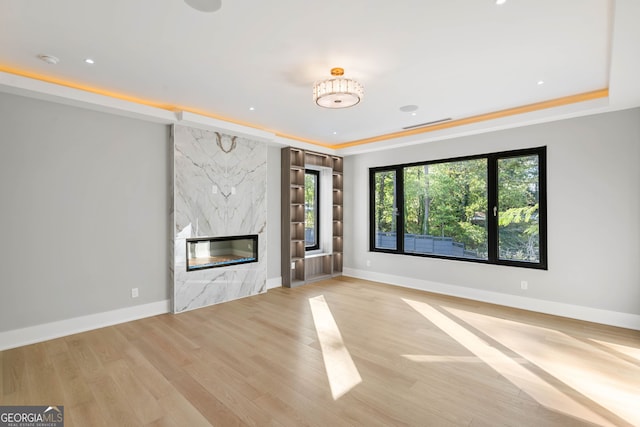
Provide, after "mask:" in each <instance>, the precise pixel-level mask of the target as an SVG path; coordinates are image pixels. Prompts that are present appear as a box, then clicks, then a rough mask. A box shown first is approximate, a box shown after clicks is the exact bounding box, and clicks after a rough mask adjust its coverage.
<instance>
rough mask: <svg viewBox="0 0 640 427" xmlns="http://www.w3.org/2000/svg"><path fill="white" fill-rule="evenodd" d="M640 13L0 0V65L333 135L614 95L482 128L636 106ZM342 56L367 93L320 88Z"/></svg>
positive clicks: (482, 5) (490, 5) (341, 0)
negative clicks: (354, 101) (329, 97)
mask: <svg viewBox="0 0 640 427" xmlns="http://www.w3.org/2000/svg"><path fill="white" fill-rule="evenodd" d="M639 21H640V2H639V1H638V0H617V1H613V0H507V2H506V3H505V4H504V5H501V6H498V5H496V4H495V0H443V1H438V2H436V1H433V0H398V1H393V2H391V1H379V0H348V1H345V0H324V1H322V2H310V1H304V0H275V1H264V0H222V8H221V9H220V10H219V11H217V12H214V13H203V12H198V11H196V10H194V9H192V8H191V7H189V6H188V5H187V4H186V3H185V2H184V1H183V0H55V1H53V0H46V1H37V0H0V71H5V72H6V73H8V74H12V75H13V74H19V75H27V76H36V77H37V78H39V79H43V80H45V81H53V82H57V81H63V82H65V83H67V84H70V85H72V86H76V87H86V88H91V89H92V90H102V91H108V92H110V93H115V94H118V95H122V96H126V97H130V98H135V99H139V100H142V101H144V102H147V103H151V104H154V105H156V106H160V107H163V108H168V109H175V110H185V111H192V112H198V113H201V114H205V115H213V116H215V117H218V118H222V119H229V120H231V121H235V122H240V123H244V124H249V125H251V126H255V127H257V128H259V129H262V130H265V131H269V132H274V133H277V134H281V135H285V136H289V137H291V138H293V139H295V138H299V139H303V140H310V141H317V142H322V143H325V144H330V145H333V144H340V143H345V142H349V141H354V140H359V139H364V138H370V137H374V136H378V135H384V134H388V133H393V132H398V131H400V130H402V128H403V127H406V126H411V125H416V124H420V123H425V122H430V121H433V120H438V119H443V118H452V119H461V118H465V117H470V116H475V115H480V114H486V113H491V112H495V111H499V110H504V109H509V108H513V107H518V106H522V105H527V104H532V103H536V102H541V101H547V100H551V99H556V98H561V97H566V96H570V95H576V94H581V93H585V92H590V91H594V90H599V89H606V88H609V89H610V94H609V97H608V98H607V99H606V100H604V102H603V101H602V100H601V101H600V102H591V103H589V102H587V103H583V104H575V105H572V106H568V107H562V108H559V109H552V110H546V111H543V112H537V113H533V114H529V115H522V116H517V117H511V118H507V119H502V122H499V121H498V122H496V121H489V122H483V123H480V124H476V125H474V126H473V127H472V128H473V129H489V128H491V127H495V126H496V125H498V124H503V125H509V126H513V125H519V124H522V123H525V122H530V121H531V120H549V119H553V118H556V117H559V115H567V114H589V113H592V112H594V111H604V110H606V109H620V108H630V107H633V106H638V105H640V85H639V84H638V83H637V81H636V78H637V76H638V75H640V55H638V48H639V46H640V25H638V22H639ZM38 54H51V55H55V56H56V57H58V58H60V63H59V64H57V65H49V64H46V63H44V62H42V61H40V60H39V59H38V58H37V55H38ZM88 57H90V58H92V59H94V60H95V64H94V65H88V64H85V63H84V59H85V58H88ZM336 66H339V67H343V68H344V69H345V75H346V77H351V78H354V79H357V80H358V81H360V82H361V83H362V84H363V86H364V88H365V97H364V100H363V101H362V102H361V103H360V104H359V105H357V106H355V107H352V108H348V109H344V110H327V109H323V108H320V107H318V106H316V105H315V104H314V103H313V101H312V98H311V92H312V89H311V87H312V84H313V82H314V80H318V79H323V78H326V77H329V70H330V68H332V67H336ZM540 80H542V81H544V84H543V85H538V84H537V83H538V81H540ZM0 84H3V85H4V86H5V87H6V86H10V84H8V83H6V82H4V83H3V82H0ZM0 90H2V87H0ZM405 105H417V106H418V107H419V109H418V110H417V111H416V113H417V114H416V115H415V116H412V115H410V113H404V112H401V111H400V110H399V108H400V107H402V106H405ZM250 107H254V108H255V110H254V111H250V110H249V108H250ZM464 131H465V127H461V128H457V129H453V130H448V131H446V132H448V133H447V134H449V135H453V134H460V133H463V132H464ZM334 132H335V134H334ZM443 135H445V134H443ZM422 138H423V139H424V135H423V136H422ZM391 142H392V141H391ZM389 143H390V141H386V142H385V143H384V144H386V145H385V146H388V144H389Z"/></svg>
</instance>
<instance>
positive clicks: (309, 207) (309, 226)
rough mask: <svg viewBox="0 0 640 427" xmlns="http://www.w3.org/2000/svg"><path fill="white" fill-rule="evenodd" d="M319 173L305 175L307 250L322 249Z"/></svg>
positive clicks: (311, 172)
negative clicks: (319, 214)
mask: <svg viewBox="0 0 640 427" xmlns="http://www.w3.org/2000/svg"><path fill="white" fill-rule="evenodd" d="M319 175H320V174H319V173H318V172H317V171H306V172H305V174H304V240H305V247H306V248H307V249H318V248H319V247H320V244H319V240H318V237H319V235H320V232H319V221H318V208H319V206H320V203H319V194H320V192H319V178H320V176H319Z"/></svg>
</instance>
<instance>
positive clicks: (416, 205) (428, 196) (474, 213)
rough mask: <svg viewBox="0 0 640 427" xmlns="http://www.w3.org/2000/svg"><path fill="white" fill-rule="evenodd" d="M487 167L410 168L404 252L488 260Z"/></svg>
mask: <svg viewBox="0 0 640 427" xmlns="http://www.w3.org/2000/svg"><path fill="white" fill-rule="evenodd" d="M486 209H487V161H486V159H476V160H464V161H458V162H448V163H437V164H429V165H420V166H410V167H406V168H404V226H405V230H404V251H405V252H407V253H418V254H431V255H444V256H452V257H460V258H473V259H487V257H488V250H487V246H488V245H487V220H486V219H487V212H486Z"/></svg>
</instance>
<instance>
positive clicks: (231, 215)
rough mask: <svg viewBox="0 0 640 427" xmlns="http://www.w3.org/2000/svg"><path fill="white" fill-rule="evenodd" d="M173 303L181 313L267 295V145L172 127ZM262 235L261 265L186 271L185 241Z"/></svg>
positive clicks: (259, 237) (259, 247) (215, 133)
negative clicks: (200, 238)
mask: <svg viewBox="0 0 640 427" xmlns="http://www.w3.org/2000/svg"><path fill="white" fill-rule="evenodd" d="M173 147H174V153H173V156H174V194H173V195H174V232H173V234H174V245H173V247H174V264H173V273H174V299H173V311H174V312H175V313H179V312H182V311H186V310H192V309H194V308H199V307H204V306H207V305H211V304H217V303H220V302H225V301H230V300H234V299H237V298H242V297H246V296H250V295H255V294H258V293H262V292H265V291H266V280H267V269H266V266H267V262H266V256H267V230H266V223H267V204H266V184H267V149H266V146H265V145H264V143H261V142H257V141H252V140H248V139H244V138H239V137H235V136H232V135H225V134H221V133H218V132H212V131H205V130H200V129H194V128H190V127H186V126H181V125H174V127H173ZM248 234H257V235H258V258H259V259H258V262H257V263H251V264H240V265H234V266H228V267H221V268H216V269H209V270H202V271H189V272H187V268H186V239H188V238H194V237H221V236H234V235H248Z"/></svg>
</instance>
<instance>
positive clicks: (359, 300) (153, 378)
mask: <svg viewBox="0 0 640 427" xmlns="http://www.w3.org/2000/svg"><path fill="white" fill-rule="evenodd" d="M0 364H1V368H2V369H0V372H1V375H2V377H1V378H0V381H1V383H2V394H1V395H0V398H1V402H0V404H2V405H14V404H29V405H54V404H56V405H64V409H65V418H66V424H65V425H66V426H67V427H70V426H103V425H104V426H127V425H132V426H208V425H213V426H234V425H257V426H263V425H265V426H266V425H271V426H302V425H311V426H353V425H363V426H392V425H393V426H395V425H415V426H449V425H451V426H503V425H504V426H507V425H508V426H573V425H618V426H631V425H640V332H638V331H631V330H625V329H620V328H613V327H607V326H602V325H596V324H591V323H586V322H579V321H574V320H568V319H561V318H557V317H553V316H546V315H541V314H536V313H530V312H524V311H520V310H514V309H508V308H504V307H499V306H494V305H490V304H484V303H479V302H474V301H468V300H462V299H457V298H451V297H444V296H439V295H434V294H430V293H425V292H420V291H414V290H409V289H404V288H399V287H393V286H387V285H382V284H378V283H373V282H366V281H362V280H356V279H348V278H338V279H335V280H327V281H323V282H318V283H315V284H311V285H306V286H303V287H300V288H295V289H285V288H282V289H274V290H270V291H269V292H268V293H267V294H264V295H259V296H255V297H251V298H245V299H241V300H237V301H233V302H229V303H225V304H220V305H216V306H212V307H207V308H203V309H199V310H195V311H191V312H187V313H182V314H179V315H171V314H167V315H161V316H155V317H152V318H148V319H143V320H138V321H134V322H129V323H125V324H121V325H117V326H112V327H108V328H103V329H100V330H95V331H91V332H86V333H81V334H77V335H72V336H68V337H65V338H60V339H55V340H51V341H48V342H44V343H40V344H35V345H30V346H25V347H21V348H17V349H12V350H7V351H4V352H1V353H0Z"/></svg>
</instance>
